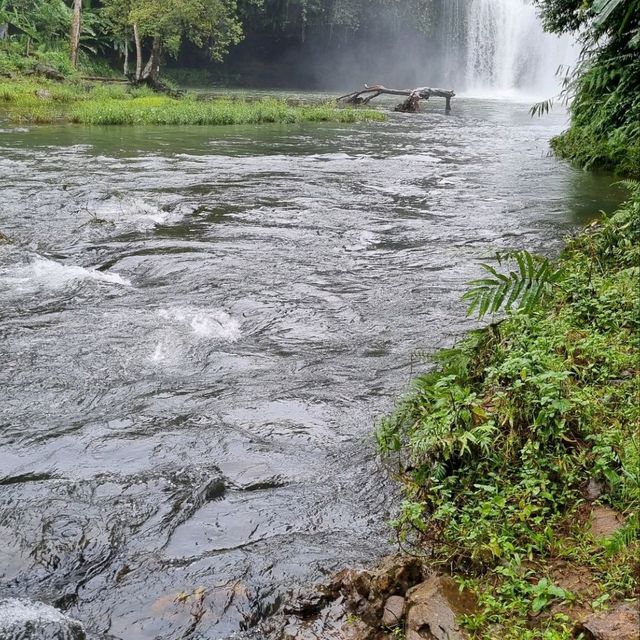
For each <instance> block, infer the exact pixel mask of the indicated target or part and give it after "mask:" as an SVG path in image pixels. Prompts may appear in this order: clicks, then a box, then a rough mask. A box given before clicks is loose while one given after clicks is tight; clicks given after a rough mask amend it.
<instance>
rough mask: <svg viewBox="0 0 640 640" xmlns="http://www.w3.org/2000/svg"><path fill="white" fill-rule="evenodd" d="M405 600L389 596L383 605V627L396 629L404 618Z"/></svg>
mask: <svg viewBox="0 0 640 640" xmlns="http://www.w3.org/2000/svg"><path fill="white" fill-rule="evenodd" d="M405 605H406V600H405V599H404V598H403V597H402V596H391V597H390V598H387V601H386V602H385V603H384V612H383V614H382V625H383V626H384V627H397V626H398V625H399V624H400V623H401V622H402V619H403V617H404V609H405Z"/></svg>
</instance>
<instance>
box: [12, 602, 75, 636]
mask: <svg viewBox="0 0 640 640" xmlns="http://www.w3.org/2000/svg"><path fill="white" fill-rule="evenodd" d="M0 638H2V640H86V636H85V632H84V628H83V627H82V625H81V624H80V623H79V622H78V621H77V620H73V619H71V618H69V617H67V616H66V615H64V613H62V612H61V611H58V609H54V608H53V607H50V606H49V605H46V604H44V603H42V602H32V601H30V600H22V599H18V598H7V599H4V600H0Z"/></svg>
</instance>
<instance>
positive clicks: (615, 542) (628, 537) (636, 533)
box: [604, 513, 640, 557]
mask: <svg viewBox="0 0 640 640" xmlns="http://www.w3.org/2000/svg"><path fill="white" fill-rule="evenodd" d="M639 537H640V517H639V516H638V514H637V513H635V514H633V515H632V516H631V517H630V518H629V519H628V520H627V522H626V523H625V524H624V526H623V527H622V528H621V529H618V531H616V532H615V533H614V534H613V535H612V536H611V537H610V538H609V539H608V540H606V542H605V544H604V548H605V552H606V554H607V556H609V557H611V556H614V555H616V554H617V553H620V551H622V550H623V549H624V548H625V547H628V546H629V545H631V544H632V543H633V542H635V541H637V540H638V538H639Z"/></svg>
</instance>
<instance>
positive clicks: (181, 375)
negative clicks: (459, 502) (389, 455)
mask: <svg viewBox="0 0 640 640" xmlns="http://www.w3.org/2000/svg"><path fill="white" fill-rule="evenodd" d="M441 107H442V105H441V104H438V103H437V102H436V101H433V103H430V104H429V105H428V107H427V109H426V110H425V112H424V113H422V114H420V115H416V116H407V115H401V114H391V115H390V117H389V120H388V122H386V123H382V124H358V125H335V124H304V125H286V126H271V125H264V126H261V127H227V128H213V127H211V128H207V127H193V128H191V127H182V128H165V127H159V128H115V127H112V128H91V127H86V128H82V127H77V126H46V127H45V126H43V127H33V128H26V129H22V128H13V127H12V126H10V125H9V124H6V123H5V124H0V194H1V201H0V203H1V204H0V231H2V233H4V234H5V235H6V236H7V237H8V238H9V240H10V242H9V243H5V244H0V297H1V300H2V305H1V308H0V362H1V363H2V364H1V366H0V382H1V392H0V393H1V400H0V539H1V540H2V545H1V546H0V597H2V596H17V597H25V598H29V599H32V600H36V601H44V602H47V603H55V604H56V605H57V606H59V607H61V608H63V609H64V610H65V611H67V612H68V614H69V615H70V616H72V617H74V618H77V619H79V620H80V621H82V622H83V623H84V624H85V626H86V627H87V629H88V630H89V632H90V633H89V637H90V638H92V639H93V640H99V639H101V640H105V639H107V638H109V639H111V640H114V639H121V640H150V639H153V638H162V639H165V638H166V639H175V638H181V637H185V638H186V637H188V638H200V639H208V640H210V639H214V638H230V637H232V635H234V634H235V633H236V632H241V631H242V630H244V629H248V628H251V627H252V626H253V625H254V624H255V623H256V622H257V621H259V620H260V619H261V618H262V617H263V616H265V615H268V614H269V613H270V612H272V611H273V610H274V609H276V608H277V607H278V605H279V604H280V602H281V601H282V599H283V597H285V595H286V593H287V592H288V591H289V590H290V589H292V588H294V587H296V586H305V585H310V584H312V583H314V582H315V581H317V580H319V579H322V577H323V576H326V575H327V573H329V572H331V571H333V570H335V569H337V568H340V567H342V566H344V565H345V564H348V563H358V564H361V563H367V562H372V561H374V560H375V558H376V557H379V556H380V555H382V554H384V553H386V552H387V551H388V550H389V547H388V545H387V541H388V539H389V530H388V528H387V525H386V521H387V519H388V518H389V517H391V514H392V511H393V498H394V496H393V488H392V486H390V484H389V483H388V481H387V480H386V479H385V475H384V473H383V472H382V470H381V469H380V467H379V464H378V463H377V461H376V457H375V447H374V444H373V438H372V432H373V428H374V425H375V423H376V421H377V420H378V419H379V418H380V416H381V415H383V414H384V412H385V411H387V410H389V409H390V407H391V406H392V403H393V400H394V398H396V397H397V396H398V395H399V394H400V393H401V392H402V391H403V389H405V388H406V384H407V382H408V380H409V378H410V376H411V374H412V372H415V371H416V370H418V369H420V368H422V367H424V366H425V365H424V364H423V363H422V361H421V359H420V357H418V356H417V355H416V351H417V350H424V351H426V352H431V351H433V350H435V349H436V348H438V347H440V346H442V345H446V344H451V343H452V342H453V341H454V340H455V338H456V337H457V336H459V335H460V334H461V332H463V331H464V330H465V328H467V327H469V326H470V322H469V321H468V320H467V319H466V318H465V309H464V306H463V304H462V303H461V302H460V296H461V294H462V292H463V291H464V289H465V283H466V282H467V281H468V280H469V279H471V278H472V277H474V276H475V275H477V274H478V261H479V260H480V259H482V258H486V257H488V256H490V255H491V254H492V253H493V252H495V251H496V250H500V249H507V248H520V247H526V248H528V249H530V250H533V251H542V252H544V253H547V254H549V253H554V252H556V251H557V250H558V248H559V247H560V246H561V241H562V238H563V237H564V236H565V235H566V234H567V233H569V232H571V231H573V230H574V229H576V228H577V226H578V225H580V224H582V223H583V222H585V221H587V220H589V219H590V218H591V217H592V216H593V214H594V212H595V211H597V210H598V209H599V208H604V207H610V206H612V205H613V204H614V203H615V202H616V201H617V198H618V195H619V194H617V193H616V192H615V191H614V190H612V189H611V187H610V182H611V180H610V179H609V178H607V177H597V176H593V175H589V174H585V173H582V172H580V171H576V170H574V169H572V168H570V167H568V166H566V165H565V164H563V163H561V162H559V161H557V160H555V159H554V158H551V157H549V156H548V153H547V150H548V140H549V138H550V137H551V136H552V135H554V134H556V133H558V132H559V131H561V130H562V128H563V126H564V124H565V115H564V114H562V113H558V112H556V113H554V114H552V115H551V116H549V117H547V118H543V119H541V120H537V119H536V120H532V119H531V118H530V117H529V116H528V114H527V105H524V104H518V103H514V102H500V101H481V100H472V99H456V100H455V101H454V111H453V113H452V114H451V115H449V116H446V115H445V114H444V113H443V109H442V108H441ZM180 594H182V595H180Z"/></svg>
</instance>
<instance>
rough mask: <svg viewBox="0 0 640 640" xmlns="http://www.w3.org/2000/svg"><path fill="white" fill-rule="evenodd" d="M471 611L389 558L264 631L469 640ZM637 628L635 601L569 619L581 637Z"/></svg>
mask: <svg viewBox="0 0 640 640" xmlns="http://www.w3.org/2000/svg"><path fill="white" fill-rule="evenodd" d="M476 610H477V609H476V602H475V599H474V597H473V595H472V594H471V593H469V592H467V591H461V590H460V588H459V587H458V585H457V583H456V582H455V581H454V580H453V578H451V577H450V576H446V575H439V574H435V573H433V572H432V571H431V570H430V569H429V567H427V566H426V565H425V563H424V562H423V561H421V560H420V559H418V558H414V557H409V556H393V557H389V558H386V559H385V560H383V561H382V563H381V564H380V565H379V567H378V568H377V569H375V570H373V571H367V570H356V569H345V570H343V571H341V572H340V573H338V574H337V575H336V576H335V577H334V578H333V580H332V581H331V582H330V583H329V584H328V585H323V586H321V587H318V588H317V589H316V590H315V591H314V592H313V593H310V594H305V595H300V596H298V597H296V598H294V599H293V601H292V603H291V604H289V605H288V606H287V607H285V608H284V611H283V614H282V615H280V616H278V617H276V618H273V619H272V620H270V621H269V623H268V625H267V627H266V628H265V629H264V632H265V635H266V636H267V637H270V638H278V640H396V639H398V638H405V639H406V640H467V639H468V638H469V636H468V634H467V633H466V632H465V631H464V630H463V629H462V628H461V626H460V624H459V620H460V617H461V616H464V615H469V614H473V613H474V612H476ZM639 629H640V612H639V608H638V603H635V604H631V603H620V604H617V605H615V606H613V607H612V608H611V609H610V610H609V611H607V612H602V613H592V614H586V613H584V612H583V615H581V616H580V618H578V619H576V620H575V636H576V637H578V636H580V637H582V638H584V639H586V640H637V639H638V637H639V636H638V630H639Z"/></svg>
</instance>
